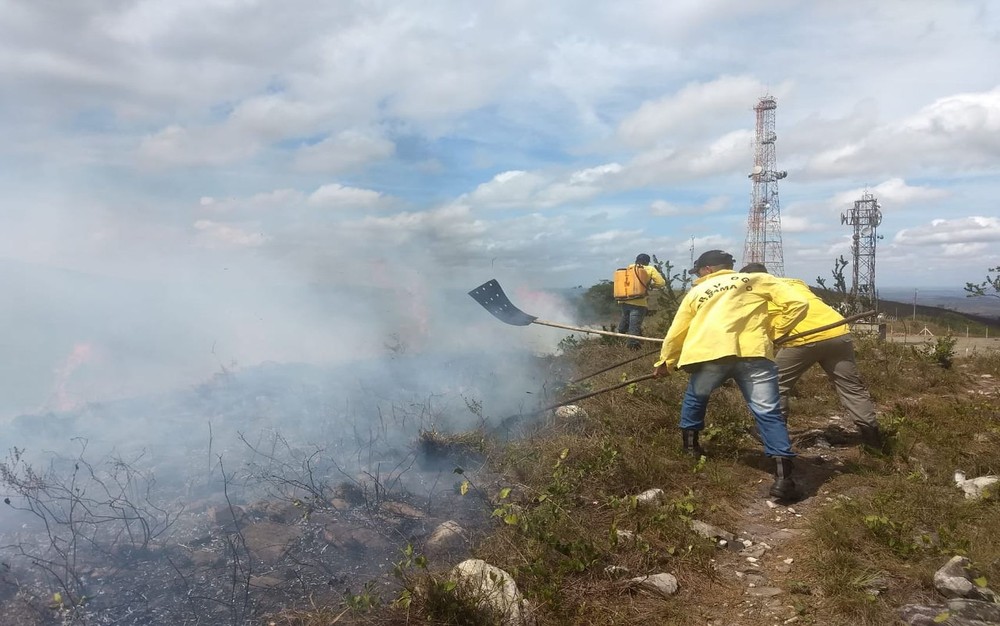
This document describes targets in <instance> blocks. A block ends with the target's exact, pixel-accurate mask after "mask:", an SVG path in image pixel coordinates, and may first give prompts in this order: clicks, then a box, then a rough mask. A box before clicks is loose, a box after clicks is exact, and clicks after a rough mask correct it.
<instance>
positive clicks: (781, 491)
mask: <svg viewBox="0 0 1000 626" xmlns="http://www.w3.org/2000/svg"><path fill="white" fill-rule="evenodd" d="M774 467H775V471H774V484H773V485H771V491H770V492H769V493H770V494H771V495H772V496H774V497H775V498H777V499H778V500H793V499H795V495H796V493H795V481H794V480H792V459H791V457H787V456H776V457H774Z"/></svg>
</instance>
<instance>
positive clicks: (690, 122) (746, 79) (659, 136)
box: [618, 76, 788, 148]
mask: <svg viewBox="0 0 1000 626" xmlns="http://www.w3.org/2000/svg"><path fill="white" fill-rule="evenodd" d="M787 89H788V87H787V86H782V87H779V88H778V89H777V90H776V92H775V95H783V94H784V93H785V92H786V91H787ZM767 92H768V90H767V88H766V87H765V86H764V85H762V84H761V83H760V82H759V81H758V80H756V79H755V78H752V77H750V76H721V77H719V78H717V79H715V80H712V81H708V82H699V83H690V84H688V85H685V86H684V87H683V88H681V89H680V90H679V91H678V92H677V93H674V94H670V95H668V96H664V97H663V98H659V99H656V100H651V101H646V102H643V103H642V105H641V106H640V107H639V109H638V110H637V111H635V112H634V113H632V114H631V115H629V116H627V117H626V118H625V119H623V120H622V121H621V123H620V124H619V126H618V136H619V138H620V139H621V140H622V141H623V142H624V143H625V144H626V145H629V146H631V147H633V148H648V147H650V146H653V145H656V144H657V143H659V142H660V141H662V140H664V139H668V140H672V142H676V141H677V139H678V138H679V137H685V138H689V137H691V136H697V135H698V134H700V133H704V132H705V131H712V130H717V129H718V128H719V126H720V123H721V124H727V123H728V124H734V123H736V124H741V123H742V124H745V123H746V122H745V118H746V115H745V112H746V110H747V108H748V104H749V103H753V102H754V101H755V100H756V99H758V98H760V97H761V96H762V95H764V94H765V93H767ZM741 118H743V119H741Z"/></svg>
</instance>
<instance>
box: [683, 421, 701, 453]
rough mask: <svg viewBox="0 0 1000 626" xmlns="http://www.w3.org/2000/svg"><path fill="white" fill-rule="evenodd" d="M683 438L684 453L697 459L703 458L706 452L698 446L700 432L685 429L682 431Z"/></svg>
mask: <svg viewBox="0 0 1000 626" xmlns="http://www.w3.org/2000/svg"><path fill="white" fill-rule="evenodd" d="M681 436H682V437H683V438H684V452H686V453H688V454H690V455H691V456H693V457H694V458H696V459H699V458H701V456H702V455H703V454H705V451H704V450H702V449H701V446H699V445H698V431H697V430H694V429H693V428H685V429H684V430H682V431H681Z"/></svg>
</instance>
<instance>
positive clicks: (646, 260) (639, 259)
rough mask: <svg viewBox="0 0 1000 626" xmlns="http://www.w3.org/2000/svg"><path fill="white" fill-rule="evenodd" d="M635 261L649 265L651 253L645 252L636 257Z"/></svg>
mask: <svg viewBox="0 0 1000 626" xmlns="http://www.w3.org/2000/svg"><path fill="white" fill-rule="evenodd" d="M635 262H636V263H638V264H639V265H649V255H648V254H646V253H645V252H644V253H642V254H640V255H639V256H637V257H635Z"/></svg>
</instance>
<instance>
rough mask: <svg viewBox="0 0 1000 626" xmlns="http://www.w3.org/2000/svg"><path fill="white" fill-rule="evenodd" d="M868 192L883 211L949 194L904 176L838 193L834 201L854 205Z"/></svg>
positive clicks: (847, 205)
mask: <svg viewBox="0 0 1000 626" xmlns="http://www.w3.org/2000/svg"><path fill="white" fill-rule="evenodd" d="M866 192H867V193H870V194H872V195H873V196H875V198H876V199H877V200H878V202H879V205H880V206H881V207H882V209H883V211H884V210H889V211H892V210H893V209H897V210H898V209H900V208H903V207H905V206H907V205H911V204H918V203H921V202H931V201H934V200H941V199H942V198H946V197H948V195H949V192H948V191H947V190H945V189H939V188H935V187H928V186H921V185H909V184H907V182H906V181H905V180H903V179H902V178H890V179H889V180H887V181H884V182H882V183H879V184H878V185H875V186H874V187H872V188H870V189H862V188H859V189H853V190H851V191H844V192H841V193H838V194H837V195H835V196H834V197H833V200H832V202H833V204H834V205H836V206H838V207H844V206H846V207H852V206H854V202H855V201H856V200H860V199H861V197H862V196H863V195H864V194H865V193H866Z"/></svg>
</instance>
